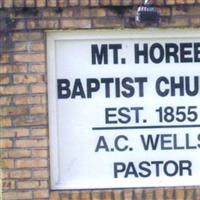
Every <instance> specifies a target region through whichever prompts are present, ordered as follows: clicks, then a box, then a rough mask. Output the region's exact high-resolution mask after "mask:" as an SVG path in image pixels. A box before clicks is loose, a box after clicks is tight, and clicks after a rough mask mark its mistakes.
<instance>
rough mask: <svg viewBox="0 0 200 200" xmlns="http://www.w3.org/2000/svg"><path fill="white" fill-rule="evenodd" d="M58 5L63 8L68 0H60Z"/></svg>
mask: <svg viewBox="0 0 200 200" xmlns="http://www.w3.org/2000/svg"><path fill="white" fill-rule="evenodd" d="M58 6H59V7H61V8H64V7H66V6H67V1H66V0H58Z"/></svg>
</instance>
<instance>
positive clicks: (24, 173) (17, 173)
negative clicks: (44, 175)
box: [10, 170, 32, 179]
mask: <svg viewBox="0 0 200 200" xmlns="http://www.w3.org/2000/svg"><path fill="white" fill-rule="evenodd" d="M31 173H32V172H31V170H14V171H11V172H10V178H12V179H25V178H31Z"/></svg>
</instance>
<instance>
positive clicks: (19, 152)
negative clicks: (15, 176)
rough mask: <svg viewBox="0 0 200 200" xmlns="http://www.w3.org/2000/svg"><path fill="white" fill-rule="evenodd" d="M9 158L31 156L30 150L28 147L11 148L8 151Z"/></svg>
mask: <svg viewBox="0 0 200 200" xmlns="http://www.w3.org/2000/svg"><path fill="white" fill-rule="evenodd" d="M8 156H9V158H26V157H30V156H31V150H28V149H13V150H10V151H8Z"/></svg>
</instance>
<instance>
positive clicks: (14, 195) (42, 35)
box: [0, 0, 200, 200]
mask: <svg viewBox="0 0 200 200" xmlns="http://www.w3.org/2000/svg"><path fill="white" fill-rule="evenodd" d="M141 3H142V1H141V0H140V1H139V0H0V131H1V143H0V145H1V158H2V162H1V167H2V173H1V176H2V187H3V200H14V199H15V200H23V199H25V200H28V199H34V200H47V199H52V200H60V199H62V200H79V199H80V200H81V199H82V200H132V199H137V200H139V199H145V200H160V199H165V200H170V199H177V200H182V199H183V200H189V199H194V200H199V199H200V188H198V187H187V188H186V187H184V188H157V189H153V188H150V189H129V190H107V191H102V190H101V191H73V192H72V191H71V192H66V191H62V192H51V191H50V186H49V185H50V174H49V149H48V146H49V139H48V118H47V115H48V110H47V77H46V76H47V74H46V49H45V48H46V44H45V43H46V31H47V30H68V29H97V28H137V27H136V25H135V21H134V16H135V13H136V9H137V6H138V5H140V4H141ZM156 4H157V5H158V7H159V8H160V11H161V23H160V28H175V27H181V28H184V27H191V28H194V27H199V26H200V1H199V0H157V1H156ZM0 185H1V184H0Z"/></svg>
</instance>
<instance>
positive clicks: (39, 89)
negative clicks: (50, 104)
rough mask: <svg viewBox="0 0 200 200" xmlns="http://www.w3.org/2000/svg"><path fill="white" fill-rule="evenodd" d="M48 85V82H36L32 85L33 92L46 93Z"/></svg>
mask: <svg viewBox="0 0 200 200" xmlns="http://www.w3.org/2000/svg"><path fill="white" fill-rule="evenodd" d="M46 91H47V86H46V84H34V85H32V86H31V92H32V93H46Z"/></svg>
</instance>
